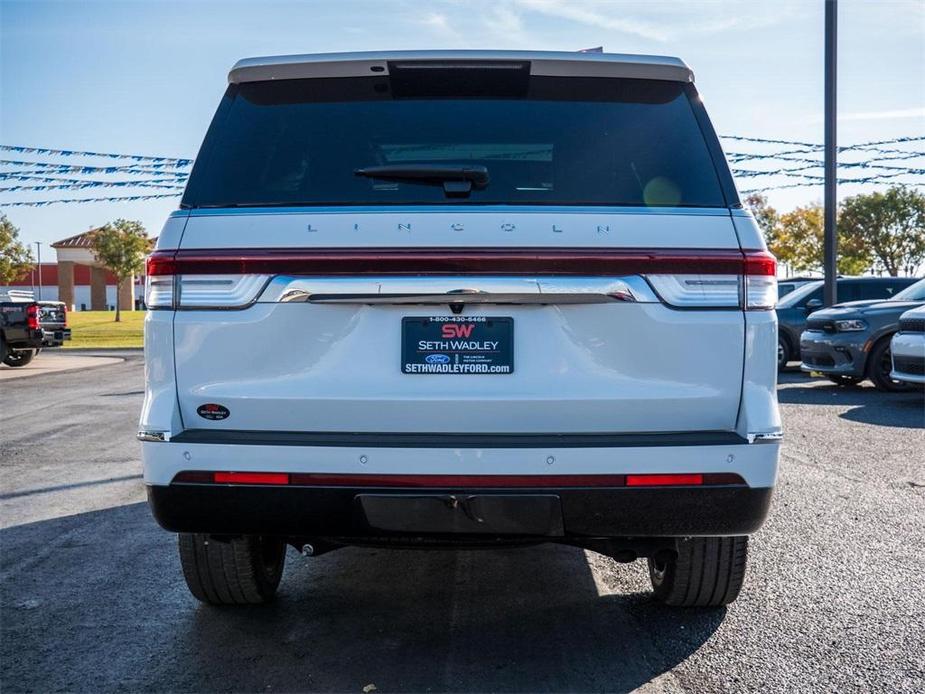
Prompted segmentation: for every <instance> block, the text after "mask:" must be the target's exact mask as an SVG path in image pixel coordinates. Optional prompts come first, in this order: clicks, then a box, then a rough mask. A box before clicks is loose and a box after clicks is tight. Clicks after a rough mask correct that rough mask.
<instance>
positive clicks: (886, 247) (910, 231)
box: [838, 186, 925, 277]
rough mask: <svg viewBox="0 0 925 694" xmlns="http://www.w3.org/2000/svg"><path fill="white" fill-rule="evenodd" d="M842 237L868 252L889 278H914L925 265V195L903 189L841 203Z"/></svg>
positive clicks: (839, 223) (896, 187) (857, 197)
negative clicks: (919, 267) (901, 274)
mask: <svg viewBox="0 0 925 694" xmlns="http://www.w3.org/2000/svg"><path fill="white" fill-rule="evenodd" d="M838 226H839V231H840V232H841V236H843V237H844V238H845V239H846V240H850V241H851V242H852V243H854V244H855V245H857V246H860V247H863V248H865V249H867V250H868V251H869V252H870V253H871V254H872V256H873V257H875V258H876V259H877V262H878V264H880V265H882V266H883V269H885V270H886V271H887V272H888V273H890V275H892V276H893V277H895V276H897V275H898V274H899V273H900V272H905V273H907V274H910V275H911V274H913V273H914V272H915V270H916V268H917V267H918V266H919V265H921V264H922V263H923V262H925V195H923V194H922V193H920V192H918V191H916V190H913V189H912V188H906V187H903V186H893V187H892V188H890V189H889V190H887V191H886V192H885V193H869V194H867V195H855V196H854V197H850V198H848V199H846V200H845V201H844V203H843V204H842V213H841V215H840V217H839V221H838Z"/></svg>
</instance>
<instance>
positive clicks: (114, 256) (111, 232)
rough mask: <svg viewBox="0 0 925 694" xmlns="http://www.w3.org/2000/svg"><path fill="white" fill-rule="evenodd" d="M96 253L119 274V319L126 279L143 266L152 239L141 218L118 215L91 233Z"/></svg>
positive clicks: (117, 285) (117, 277) (108, 268)
mask: <svg viewBox="0 0 925 694" xmlns="http://www.w3.org/2000/svg"><path fill="white" fill-rule="evenodd" d="M90 243H91V246H92V248H93V254H94V255H95V256H96V259H97V260H98V261H99V262H101V263H102V264H103V265H104V266H105V267H106V269H107V270H109V271H110V272H111V273H112V274H114V275H115V276H116V322H118V321H120V320H122V316H121V313H120V311H119V295H120V294H121V291H122V285H123V283H124V282H125V281H126V280H128V279H129V278H130V277H131V276H132V275H133V274H135V273H136V272H141V270H142V268H143V267H144V262H145V255H147V254H148V252H149V251H150V250H151V239H149V238H148V234H147V232H146V231H145V228H144V227H143V226H142V225H141V222H135V221H131V220H128V219H117V220H116V221H115V222H110V223H109V224H107V225H105V226H103V227H100V228H99V229H96V230H95V231H93V232H91V233H90Z"/></svg>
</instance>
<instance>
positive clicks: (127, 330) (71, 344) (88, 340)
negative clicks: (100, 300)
mask: <svg viewBox="0 0 925 694" xmlns="http://www.w3.org/2000/svg"><path fill="white" fill-rule="evenodd" d="M115 318H116V312H115V311H73V312H69V313H68V314H67V324H68V327H69V328H70V329H71V339H70V340H69V341H67V342H65V343H64V347H65V348H68V349H77V348H81V349H97V348H101V347H102V348H106V347H122V348H125V347H142V346H143V345H144V320H145V312H144V311H123V312H122V320H121V321H119V322H118V323H116V322H115Z"/></svg>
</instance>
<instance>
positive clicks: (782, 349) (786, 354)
mask: <svg viewBox="0 0 925 694" xmlns="http://www.w3.org/2000/svg"><path fill="white" fill-rule="evenodd" d="M790 352H791V350H790V344H789V343H788V342H787V338H785V337H778V338H777V368H778V370H779V369H783V368H784V367H785V366H787V364H788V363H789V362H790Z"/></svg>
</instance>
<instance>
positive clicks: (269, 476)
mask: <svg viewBox="0 0 925 694" xmlns="http://www.w3.org/2000/svg"><path fill="white" fill-rule="evenodd" d="M213 481H214V482H215V483H216V484H289V475H288V473H285V472H216V473H215V475H214V477H213Z"/></svg>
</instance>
